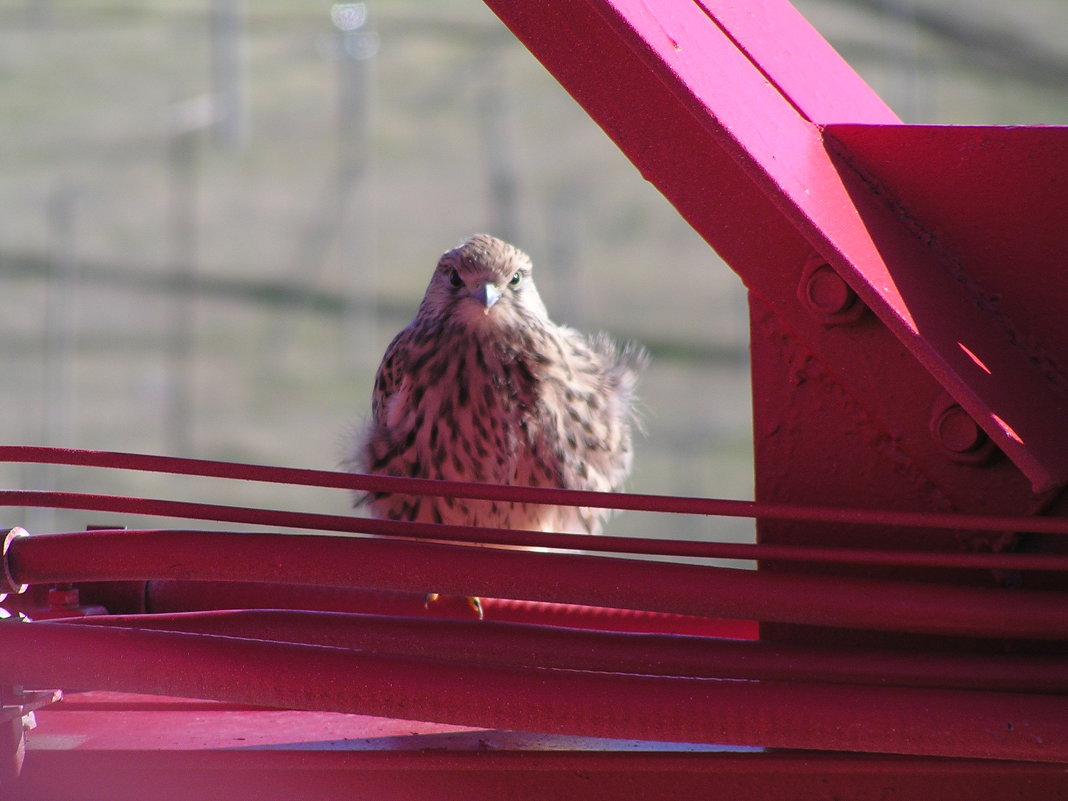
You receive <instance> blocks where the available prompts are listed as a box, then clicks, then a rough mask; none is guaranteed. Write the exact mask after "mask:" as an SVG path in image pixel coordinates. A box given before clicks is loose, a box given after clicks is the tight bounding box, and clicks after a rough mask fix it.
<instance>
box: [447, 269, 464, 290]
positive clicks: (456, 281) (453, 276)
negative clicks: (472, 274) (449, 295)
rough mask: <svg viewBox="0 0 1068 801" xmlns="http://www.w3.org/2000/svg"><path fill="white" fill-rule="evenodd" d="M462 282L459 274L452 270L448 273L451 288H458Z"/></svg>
mask: <svg viewBox="0 0 1068 801" xmlns="http://www.w3.org/2000/svg"><path fill="white" fill-rule="evenodd" d="M463 282H464V279H462V278H461V277H460V273H459V272H457V271H456V270H453V271H452V272H451V273H449V283H450V284H452V285H453V286H455V287H458V286H460V285H461V284H462V283H463Z"/></svg>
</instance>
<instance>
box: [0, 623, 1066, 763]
mask: <svg viewBox="0 0 1068 801" xmlns="http://www.w3.org/2000/svg"><path fill="white" fill-rule="evenodd" d="M0 632H2V634H0V636H2V638H3V642H4V651H5V655H6V656H8V657H10V658H9V659H5V660H4V662H3V663H0V682H5V683H13V684H20V685H37V686H51V687H57V686H58V687H70V686H85V685H87V684H88V685H91V686H95V687H98V688H101V689H122V690H128V691H129V690H132V691H134V692H142V693H150V694H161V695H182V696H186V697H191V698H207V699H216V700H222V701H228V702H233V703H247V704H266V705H270V706H278V707H283V708H290V709H310V710H330V711H342V712H353V713H358V714H372V715H381V716H389V717H398V718H409V717H412V718H429V719H432V720H436V721H442V722H451V723H456V724H460V725H472V726H486V727H492V728H506V729H513V730H518V731H538V732H549V733H553V732H558V733H567V734H575V735H582V736H594V737H624V738H635V739H643V740H659V741H666V742H693V743H730V744H736V745H761V746H771V747H781V748H819V749H833V750H844V751H874V752H881V753H901V754H924V755H934V756H974V757H985V758H993V759H1023V760H1031V761H1038V762H1046V761H1053V762H1063V761H1068V699H1065V698H1064V697H1061V696H1038V695H1023V694H1016V693H981V692H969V691H963V690H933V689H902V688H885V687H862V686H847V685H837V686H834V685H823V684H809V683H790V682H787V683H780V682H770V681H769V682H754V681H743V682H739V681H718V680H709V679H687V678H674V677H667V678H665V677H650V676H635V675H625V674H601V673H584V672H576V671H560V670H551V669H541V668H529V669H528V668H514V667H500V666H492V665H480V664H467V663H454V662H447V661H441V660H427V659H418V658H413V657H399V656H390V655H384V654H371V653H362V652H354V651H345V650H341V649H336V648H327V647H322V646H306V645H294V644H289V643H272V642H263V641H256V640H240V639H234V638H228V637H218V636H212V635H190V634H184V633H176V632H160V631H137V630H123V629H111V628H106V627H92V626H83V625H75V624H61V623H22V622H16V621H0ZM57 653H61V654H64V655H65V657H64V658H63V659H56V658H55V654H57ZM309 676H315V677H316V681H315V682H309V681H308V680H307V679H308V677H309ZM933 724H936V725H933Z"/></svg>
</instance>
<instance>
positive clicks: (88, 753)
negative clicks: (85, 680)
mask: <svg viewBox="0 0 1068 801" xmlns="http://www.w3.org/2000/svg"><path fill="white" fill-rule="evenodd" d="M76 709H77V708H76V707H75V708H74V709H73V710H72V711H70V712H62V711H59V710H57V711H54V712H53V711H50V712H48V713H46V714H43V715H40V716H39V718H40V726H39V731H40V732H41V733H42V736H43V737H52V736H59V737H64V736H66V735H67V734H68V733H69V732H71V731H72V730H73V731H75V732H77V737H78V738H79V739H81V740H82V741H83V742H84V743H85V745H84V746H83V747H80V748H72V749H60V748H50V749H47V748H42V749H40V750H34V751H31V756H30V758H29V760H28V764H27V766H26V770H25V771H24V773H23V777H22V780H21V781H20V782H18V783H17V784H16V785H15V786H14V787H11V788H5V796H6V797H7V798H9V799H11V800H12V801H53V800H54V799H58V798H62V799H67V801H95V799H100V798H107V799H109V801H143V799H144V798H145V788H151V794H152V797H153V798H154V799H158V800H159V801H188V799H190V798H197V799H204V798H213V797H214V798H217V797H220V796H222V795H225V797H226V798H227V799H229V801H292V799H294V798H314V799H316V801H350V799H351V798H352V797H353V792H354V788H360V790H363V791H365V792H368V793H373V795H374V797H375V798H383V799H386V798H388V799H397V800H399V799H422V798H426V797H427V795H428V788H432V791H433V796H434V798H435V799H442V801H499V799H503V798H508V799H516V800H517V801H519V800H520V799H529V800H530V801H534V800H535V799H547V798H552V799H560V801H564V799H582V801H616V800H617V799H620V798H641V799H643V800H644V801H677V799H679V798H705V797H709V796H710V793H711V791H710V789H709V788H710V787H714V788H715V790H714V793H715V795H716V797H721V798H753V799H756V798H791V799H799V800H800V799H826V798H848V799H850V801H910V800H911V799H919V798H937V799H940V801H974V799H976V798H982V799H984V801H1020V800H1021V799H1051V798H1056V797H1057V795H1058V794H1060V793H1062V791H1063V789H1064V784H1065V781H1066V775H1065V768H1064V766H1063V765H1055V764H1039V763H1023V762H1000V761H985V762H983V761H979V760H968V759H924V758H917V757H886V756H862V755H840V754H818V753H812V752H809V753H796V752H784V751H772V752H766V753H756V752H748V753H738V752H736V751H730V750H722V749H719V750H715V749H697V748H692V747H691V748H686V747H680V748H665V747H664V746H655V745H650V744H645V743H632V742H623V743H616V744H614V745H616V747H615V748H613V749H611V750H606V749H605V743H603V742H599V741H582V740H577V739H574V738H568V739H566V740H563V741H561V740H560V739H557V738H552V739H547V738H545V737H543V736H523V735H519V734H513V733H502V732H485V731H476V732H470V733H468V734H462V733H453V734H438V735H435V734H426V733H418V734H414V735H410V734H409V733H408V732H409V731H410V730H411V728H412V725H411V724H406V728H401V727H396V728H395V729H388V728H385V727H384V726H382V725H379V726H377V727H376V729H375V734H374V735H373V736H372V737H370V738H367V737H366V736H365V735H366V732H365V731H363V730H361V729H360V728H358V727H346V726H343V725H340V724H339V723H338V721H337V717H338V716H333V715H332V716H319V715H309V714H308V713H302V714H301V715H300V716H299V717H298V716H297V715H296V713H288V714H287V713H277V712H275V713H248V714H245V715H241V716H238V715H235V714H234V713H233V712H225V711H219V712H217V713H214V714H212V713H210V712H205V711H201V712H199V713H198V715H197V716H198V718H199V719H200V720H202V721H203V723H204V725H203V726H202V727H198V728H197V730H196V732H195V736H196V739H197V740H198V741H199V742H205V741H206V744H207V748H206V749H204V750H180V748H176V747H175V746H173V745H172V743H173V742H174V739H175V737H173V736H172V737H171V738H169V739H167V740H161V739H160V738H158V734H159V732H158V730H156V729H155V728H153V727H152V726H151V725H150V724H149V722H148V721H147V720H145V718H146V717H147V716H146V715H143V714H138V713H136V712H134V713H125V714H123V713H122V712H116V713H114V715H113V717H118V718H119V719H120V720H121V724H122V726H123V727H125V730H126V731H128V733H129V735H130V740H131V743H130V744H129V745H127V746H126V747H124V748H122V747H115V746H113V747H111V748H107V747H104V746H100V745H99V744H100V743H101V742H102V741H106V740H107V739H108V738H107V737H106V735H107V734H112V733H113V732H108V731H106V730H103V729H102V728H101V727H99V726H97V727H90V726H89V725H86V724H85V723H83V724H82V725H81V726H79V725H77V723H76V722H75V721H74V720H72V718H78V717H79V716H80V717H83V718H84V717H85V716H86V715H87V713H79V712H77V711H76ZM164 715H166V716H167V717H168V718H169V719H176V720H177V719H180V718H181V716H182V715H183V713H182V712H180V711H176V712H172V713H169V714H168V713H165V712H156V713H155V715H154V716H155V717H160V716H164ZM242 724H243V725H242ZM176 730H177V732H178V734H179V737H178V741H179V743H181V744H182V745H186V747H187V748H188V745H187V744H186V741H185V739H183V738H181V737H180V735H181V733H182V730H181V728H180V726H177V725H176V726H173V727H171V729H170V731H171V732H174V731H176ZM274 730H284V731H290V732H294V733H295V734H296V735H297V738H298V740H299V741H300V742H304V741H317V740H318V741H320V742H321V741H322V738H323V737H324V735H325V736H327V737H329V738H330V739H329V742H328V743H326V744H324V749H323V750H319V751H313V750H308V749H307V748H304V747H302V746H300V745H294V744H286V743H283V742H279V743H271V744H270V745H266V746H259V747H257V746H256V745H254V743H256V742H257V741H258V740H259V739H261V738H263V735H264V733H265V732H270V731H274ZM213 732H218V734H217V735H216V736H210V735H211V733H213ZM190 739H193V738H192V737H190ZM66 741H67V742H70V739H69V738H68V739H67V740H66ZM157 744H158V745H157ZM390 744H392V745H395V746H396V747H394V748H388V747H386V746H387V745H390ZM326 745H332V746H333V748H329V749H328V748H326V747H325V746H326ZM31 748H32V743H31Z"/></svg>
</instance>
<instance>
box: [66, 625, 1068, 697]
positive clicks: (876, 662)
mask: <svg viewBox="0 0 1068 801" xmlns="http://www.w3.org/2000/svg"><path fill="white" fill-rule="evenodd" d="M60 622H69V623H79V624H82V625H87V626H117V627H121V628H133V629H144V630H153V631H183V632H188V633H195V634H215V635H222V636H227V637H240V638H243V639H257V640H272V641H276V642H290V643H302V644H305V645H326V646H330V647H334V648H345V649H349V650H353V649H355V650H360V651H371V652H375V653H386V654H393V655H398V656H414V657H420V658H431V659H438V660H444V661H450V662H463V663H466V664H469V665H486V666H489V665H502V666H518V667H549V668H554V669H564V670H584V671H598V672H602V673H634V674H642V675H650V676H651V675H657V676H686V677H691V678H701V677H704V678H721V679H751V680H765V681H767V680H771V681H802V682H827V683H841V684H874V685H879V686H887V687H892V686H898V687H900V686H908V687H941V688H947V689H969V690H997V691H1000V692H1018V693H1054V694H1068V666H1066V665H1065V661H1064V658H1063V657H1019V656H1004V655H969V654H951V653H946V652H931V653H928V654H926V655H925V656H924V659H923V660H917V659H916V658H915V656H914V655H913V654H911V653H902V652H899V651H878V650H871V649H857V648H820V647H812V646H798V645H785V644H774V643H767V642H760V641H755V640H729V639H719V638H712V637H687V636H678V635H664V634H624V633H616V632H607V631H580V630H575V629H566V628H558V627H549V626H530V625H516V624H509V623H494V622H490V621H464V620H426V619H417V618H408V619H398V618H397V617H394V616H388V615H353V614H344V613H337V612H308V611H292V610H291V611H284V610H263V609H259V610H244V611H233V610H229V611H212V612H186V613H177V614H160V615H118V616H94V617H83V618H72V619H70V620H69V621H60Z"/></svg>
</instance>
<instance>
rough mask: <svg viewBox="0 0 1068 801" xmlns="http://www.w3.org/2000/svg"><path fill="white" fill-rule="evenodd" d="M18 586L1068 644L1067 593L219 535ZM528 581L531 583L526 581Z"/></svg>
mask: <svg viewBox="0 0 1068 801" xmlns="http://www.w3.org/2000/svg"><path fill="white" fill-rule="evenodd" d="M6 558H7V564H8V570H9V571H10V575H11V577H12V579H13V580H14V581H15V582H17V583H19V582H20V583H25V584H43V583H50V582H84V581H123V580H139V579H200V580H222V581H235V580H244V581H267V582H277V581H279V580H285V581H287V582H290V583H293V584H307V585H318V586H325V587H331V586H332V587H360V588H367V589H375V590H389V591H398V590H399V591H405V592H427V591H435V592H442V593H447V594H450V595H461V596H472V595H485V596H488V597H497V598H514V599H523V600H536V601H548V602H553V603H578V604H588V605H592V606H605V607H624V608H631V609H644V610H649V611H659V612H669V613H681V614H690V615H699V616H709V617H725V618H737V619H743V620H750V619H751V620H761V621H777V622H785V623H799V624H809V625H825V626H839V627H846V628H856V629H867V630H872V631H907V632H920V633H936V634H949V635H965V636H980V637H989V636H996V637H1007V638H1022V639H1040V640H1057V639H1065V638H1068V602H1066V601H1065V596H1064V594H1063V593H1059V592H1038V591H1021V590H1007V589H985V588H975V587H958V586H946V585H938V584H930V583H919V582H895V581H887V580H877V579H853V578H845V577H843V578H836V579H834V580H830V579H827V578H821V577H818V576H807V575H795V574H785V573H783V574H776V573H767V572H758V571H751V570H740V569H730V568H716V567H708V566H703V565H688V564H675V563H666V562H639V561H636V560H630V559H617V558H609V557H595V556H584V555H575V554H563V553H534V552H529V551H517V550H506V549H498V548H477V547H469V546H460V545H446V544H441V543H426V542H405V541H395V540H384V539H365V538H348V537H327V536H316V537H313V536H301V537H294V536H289V535H284V534H228V533H226V532H195V531H182V532H168V531H148V532H127V531H88V532H77V533H71V534H52V535H48V534H45V535H36V536H24V537H18V538H16V539H15V540H13V541H12V542H11V543H10V545H9V548H8V552H7V556H6ZM532 577H536V578H532Z"/></svg>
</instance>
